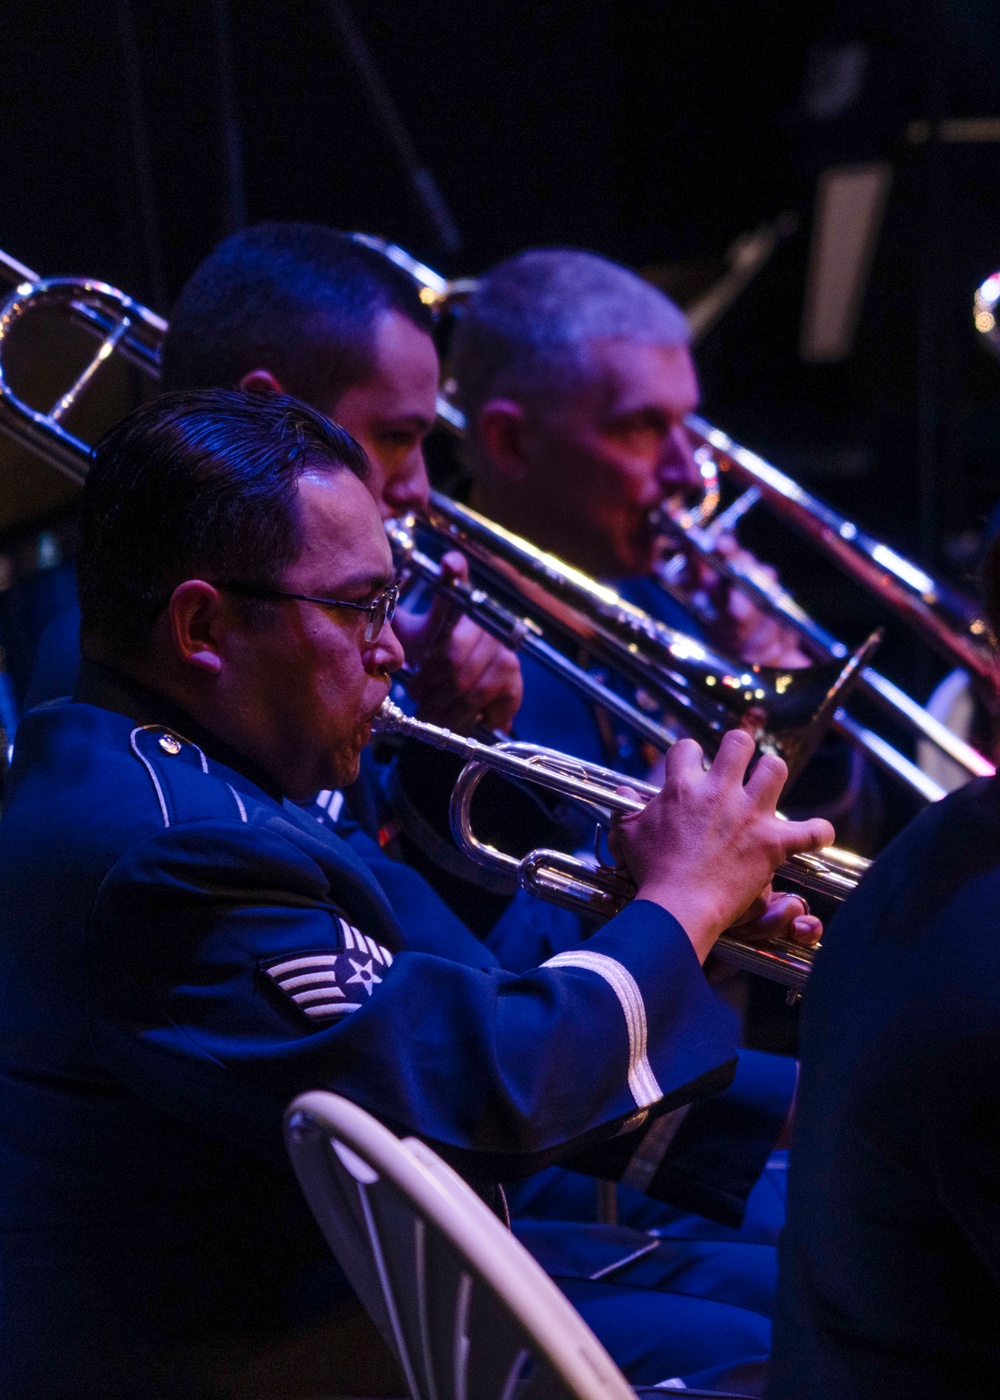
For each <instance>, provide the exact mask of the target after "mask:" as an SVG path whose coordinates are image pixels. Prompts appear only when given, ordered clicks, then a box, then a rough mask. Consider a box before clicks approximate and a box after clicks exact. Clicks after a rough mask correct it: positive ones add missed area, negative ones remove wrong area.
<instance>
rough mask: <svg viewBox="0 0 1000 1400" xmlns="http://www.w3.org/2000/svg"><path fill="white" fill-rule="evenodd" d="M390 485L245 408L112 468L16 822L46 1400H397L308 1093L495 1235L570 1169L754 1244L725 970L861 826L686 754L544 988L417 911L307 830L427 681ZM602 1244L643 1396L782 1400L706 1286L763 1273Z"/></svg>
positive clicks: (12, 880)
mask: <svg viewBox="0 0 1000 1400" xmlns="http://www.w3.org/2000/svg"><path fill="white" fill-rule="evenodd" d="M369 470H370V468H369V464H368V461H367V457H366V455H365V453H364V452H363V450H362V449H361V448H360V447H359V445H358V444H357V443H356V442H355V441H354V440H353V439H352V438H351V437H350V436H349V435H348V434H347V433H346V432H344V431H343V430H342V429H341V428H338V427H336V426H335V425H333V424H331V423H330V421H329V419H328V418H327V417H326V416H325V415H323V414H322V413H320V412H317V411H316V410H315V409H313V408H310V407H308V406H306V405H305V404H302V403H301V402H299V401H297V400H294V399H291V398H289V397H288V396H286V395H283V394H279V393H276V392H271V393H266V394H262V393H251V392H248V391H247V390H245V389H244V390H240V389H215V390H212V389H209V390H197V391H188V392H182V393H174V394H171V395H166V396H164V397H162V398H160V399H157V400H153V401H152V402H151V403H149V404H147V405H146V406H144V407H142V408H140V409H138V410H136V411H135V413H133V414H132V415H130V416H129V417H128V418H127V419H126V420H125V421H124V422H122V423H121V424H119V425H118V427H116V428H115V429H113V430H112V432H111V433H110V434H109V435H108V436H107V437H106V438H105V439H104V440H103V442H102V443H101V444H100V445H99V446H98V448H97V450H96V453H95V457H94V462H93V466H92V469H91V472H90V475H89V477H88V479H87V482H86V485H85V487H84V493H83V508H82V549H81V556H80V562H79V590H80V602H81V641H82V662H81V666H80V674H79V678H78V681H77V684H76V688H75V691H74V695H73V697H72V698H67V699H64V700H60V701H57V702H55V703H51V704H48V705H43V706H39V707H37V708H35V709H34V710H32V711H30V712H29V713H28V714H27V715H26V716H25V717H24V719H23V720H22V723H21V727H20V729H19V732H18V738H17V745H16V748H15V754H14V763H13V770H12V775H11V799H10V805H9V808H8V810H7V812H6V814H5V816H4V820H3V823H2V824H0V927H2V932H3V936H2V938H0V949H2V954H0V968H2V980H3V985H4V987H5V989H6V994H5V997H4V1000H3V1005H2V1008H0V1023H2V1033H0V1094H2V1099H3V1106H4V1112H3V1114H2V1115H0V1160H2V1169H3V1180H4V1191H3V1195H2V1204H0V1312H2V1316H3V1323H4V1325H3V1328H2V1329H0V1373H2V1374H3V1376H4V1393H5V1395H7V1396H10V1397H11V1400H42V1397H44V1400H62V1397H66V1400H108V1397H113V1396H119V1397H123V1400H124V1398H125V1397H127V1400H144V1398H145V1397H149V1400H152V1397H154V1396H155V1397H164V1396H178V1397H181V1396H191V1395H199V1396H206V1397H212V1396H228V1397H236V1396H239V1397H248V1396H252V1397H261V1400H263V1397H265V1396H266V1397H271V1398H272V1400H277V1397H282V1396H289V1397H291V1396H294V1395H299V1396H301V1395H303V1394H315V1393H319V1391H320V1390H321V1389H332V1390H335V1391H336V1392H337V1393H369V1394H371V1393H384V1394H398V1393H399V1390H398V1387H399V1385H400V1384H401V1381H400V1379H399V1378H398V1377H393V1376H392V1375H391V1374H386V1373H383V1374H382V1375H381V1376H380V1377H378V1378H376V1377H373V1376H372V1375H371V1374H365V1373H364V1371H363V1368H362V1369H359V1365H358V1363H359V1362H360V1361H361V1360H363V1359H366V1358H367V1359H368V1360H373V1359H375V1358H374V1353H373V1350H372V1348H374V1345H375V1344H374V1341H373V1340H372V1339H371V1337H370V1335H369V1336H367V1338H366V1334H365V1333H364V1331H363V1330H362V1324H361V1323H360V1321H359V1319H358V1317H357V1309H356V1305H353V1304H352V1300H351V1298H350V1296H349V1295H348V1294H347V1293H346V1292H345V1289H344V1286H343V1281H342V1279H339V1280H338V1275H337V1272H336V1270H335V1269H333V1268H332V1267H331V1261H330V1260H329V1258H328V1256H327V1252H326V1250H325V1247H324V1245H323V1242H322V1239H321V1237H320V1235H319V1233H318V1231H317V1230H316V1227H315V1225H314V1222H313V1221H312V1219H311V1217H310V1216H309V1213H308V1210H307V1208H306V1206H305V1203H304V1201H303V1200H302V1198H301V1197H300V1195H299V1193H298V1192H297V1190H296V1189H295V1187H294V1182H293V1180H292V1177H291V1173H290V1168H289V1166H288V1163H287V1161H286V1159H285V1156H284V1152H283V1147H282V1140H281V1119H282V1113H283V1110H284V1108H285V1107H286V1105H287V1104H288V1102H289V1101H290V1100H291V1099H292V1098H293V1097H294V1096H295V1095H297V1094H298V1093H300V1092H302V1091H303V1090H305V1089H308V1088H316V1087H327V1088H330V1089H333V1090H335V1091H337V1092H339V1093H342V1094H345V1095H347V1096H348V1097H349V1098H352V1099H354V1100H355V1101H357V1102H358V1103H361V1104H362V1105H364V1106H365V1107H366V1108H368V1109H369V1110H370V1111H372V1112H374V1113H376V1114H377V1115H379V1116H380V1117H382V1118H383V1119H384V1120H385V1121H386V1122H387V1123H389V1124H390V1125H391V1126H392V1128H393V1129H394V1130H395V1131H397V1132H408V1133H416V1134H418V1135H420V1136H422V1137H423V1138H425V1139H426V1140H428V1141H429V1142H431V1143H433V1144H434V1145H435V1147H436V1148H437V1149H438V1150H439V1151H441V1152H443V1153H444V1154H445V1156H447V1157H448V1158H449V1159H450V1160H451V1161H452V1162H454V1163H455V1164H456V1165H457V1166H458V1168H459V1169H460V1170H461V1171H462V1172H463V1173H464V1174H465V1175H466V1177H467V1178H468V1179H469V1180H470V1181H472V1182H473V1183H475V1185H476V1186H477V1189H479V1190H480V1192H481V1193H482V1194H483V1195H484V1196H485V1197H486V1198H487V1199H488V1200H490V1201H491V1202H493V1203H494V1204H495V1205H496V1206H497V1207H498V1208H502V1194H501V1192H500V1190H499V1187H498V1184H497V1183H498V1180H499V1179H500V1178H503V1177H508V1176H515V1175H518V1174H520V1173H523V1172H530V1171H532V1170H534V1169H537V1168H538V1167H542V1166H545V1165H547V1164H548V1163H550V1162H553V1161H565V1162H566V1163H567V1164H570V1165H573V1166H575V1167H577V1168H578V1169H580V1170H584V1171H589V1172H592V1173H598V1174H600V1173H603V1172H612V1173H614V1172H620V1171H621V1170H622V1169H623V1168H625V1169H627V1168H628V1166H629V1165H630V1164H634V1166H635V1168H636V1170H638V1169H639V1165H640V1164H641V1167H642V1170H643V1171H644V1172H645V1175H646V1187H647V1189H648V1190H650V1191H652V1192H653V1193H654V1194H656V1193H662V1194H663V1195H665V1196H667V1197H668V1198H669V1197H671V1196H673V1197H676V1196H677V1195H679V1194H680V1195H683V1194H684V1193H685V1192H687V1194H688V1196H689V1197H690V1196H691V1195H693V1194H697V1193H698V1192H699V1191H701V1193H702V1195H703V1198H706V1199H707V1198H711V1197H712V1196H713V1194H714V1196H715V1198H716V1203H717V1205H718V1206H719V1208H720V1211H724V1209H725V1207H726V1204H727V1200H726V1195H727V1187H726V1183H725V1182H724V1181H720V1180H719V1175H720V1172H719V1168H718V1167H717V1166H716V1165H715V1164H714V1163H713V1162H712V1161H706V1160H705V1155H704V1153H703V1152H702V1153H699V1150H698V1146H697V1142H698V1122H699V1116H700V1115H703V1114H707V1115H708V1118H709V1119H711V1117H712V1114H713V1112H714V1111H715V1110H714V1109H713V1103H716V1104H717V1102H718V1100H719V1099H720V1097H722V1096H724V1094H725V1092H726V1086H727V1084H729V1083H730V1082H731V1081H732V1078H733V1073H734V1067H735V1061H736V1058H737V1054H736V1049H735V1046H734V1044H733V1042H732V1040H731V1037H730V1036H729V1034H728V1031H727V1029H726V1027H725V1025H724V1023H723V1021H722V1019H721V1018H720V1015H719V1012H718V1008H717V1006H716V1003H715V1000H714V998H713V996H712V994H711V992H710V989H709V987H708V985H707V983H706V981H705V979H704V976H703V974H702V971H701V964H702V962H703V961H704V959H705V957H706V956H707V954H708V953H709V951H710V950H711V948H712V946H713V944H714V942H715V940H716V939H717V938H718V937H719V935H720V934H721V933H722V931H723V930H724V929H725V928H727V927H730V926H732V925H733V924H734V923H735V922H737V921H738V920H739V919H740V918H741V917H752V916H753V915H754V914H755V913H757V912H759V911H760V910H761V908H763V907H764V905H765V904H766V899H767V891H768V889H769V885H770V880H771V876H772V874H773V871H774V869H775V868H776V866H777V865H778V864H779V863H780V862H781V861H783V860H785V859H786V858H787V857H788V856H789V855H790V854H792V853H794V852H803V851H812V850H816V849H818V848H819V847H821V846H823V845H824V844H826V843H827V842H828V841H829V840H830V839H831V837H832V831H831V829H830V827H829V824H828V823H826V822H825V821H823V820H819V819H816V820H812V821H809V822H803V823H796V822H786V821H782V820H779V819H778V817H777V816H776V814H775V803H776V800H777V796H778V793H779V791H780V789H781V786H782V784H783V782H784V778H785V768H784V765H783V764H782V763H781V761H780V760H779V759H776V758H771V757H764V758H763V759H761V760H760V761H759V763H758V764H757V766H756V767H755V768H754V770H753V772H752V773H751V774H750V776H749V778H747V769H748V765H749V761H750V759H751V757H752V754H753V745H752V742H751V741H750V739H749V737H748V736H747V735H745V734H742V733H739V732H733V733H730V734H728V735H726V736H725V737H724V739H723V740H722V743H721V746H720V748H719V752H718V754H717V756H716V758H715V759H714V761H713V763H712V765H711V767H710V768H709V769H708V770H707V771H705V770H704V768H703V764H702V755H701V752H700V750H699V748H698V746H697V745H696V744H694V743H693V741H684V742H682V743H680V744H678V745H677V746H676V747H675V748H674V749H673V750H672V751H671V752H670V754H669V755H668V756H667V759H666V772H665V782H664V785H663V789H662V791H661V792H660V793H659V794H658V795H657V796H656V797H654V798H653V799H652V800H651V801H650V802H649V803H648V805H647V806H646V807H645V808H644V809H643V810H642V811H641V813H639V814H638V815H636V816H634V817H629V818H625V819H623V820H620V821H619V822H618V823H617V824H616V826H615V829H614V833H613V842H614V849H615V854H616V857H617V859H618V860H619V861H620V862H621V863H622V865H623V867H624V868H626V869H627V870H628V871H629V872H630V874H631V876H632V878H633V880H634V882H635V885H636V891H637V894H636V898H635V900H634V901H633V902H632V903H631V904H630V905H629V906H628V908H627V909H626V910H625V911H624V912H623V913H621V914H620V915H618V916H617V917H616V918H615V919H613V920H611V921H610V922H609V923H608V924H607V925H606V926H605V927H604V928H603V929H602V930H601V931H599V932H597V933H596V934H595V935H594V936H593V937H592V938H591V939H590V940H589V941H588V942H587V944H586V945H585V946H584V947H577V948H570V949H567V950H565V951H564V952H563V953H561V954H559V955H557V956H555V957H552V958H549V959H547V960H546V961H544V962H543V963H542V964H541V965H539V966H536V967H534V968H532V969H530V970H528V971H525V972H515V971H509V970H507V969H505V968H504V967H503V966H502V964H501V963H500V961H499V960H498V959H497V958H496V957H495V956H494V955H493V954H491V953H490V951H489V950H488V949H486V948H485V947H484V946H483V944H482V943H481V942H480V941H478V940H477V939H475V938H473V937H472V936H471V935H470V934H469V933H468V932H467V931H466V930H464V929H463V928H462V927H461V925H460V924H459V923H458V921H457V920H456V919H455V918H454V916H450V915H449V914H448V911H447V910H446V909H445V907H444V906H443V905H439V907H438V908H437V909H435V910H433V911H431V910H429V906H428V909H425V912H424V916H423V917H422V918H414V917H413V916H412V912H411V911H409V910H406V909H404V908H402V907H399V906H397V904H396V897H397V896H398V893H399V888H400V887H399V885H398V884H397V885H393V884H392V878H393V877H392V872H391V867H392V865H393V863H392V862H391V861H389V860H388V859H387V858H386V857H385V856H384V855H383V854H382V853H381V852H380V851H379V850H378V848H377V847H376V846H374V845H372V844H370V843H369V844H366V843H365V842H364V841H361V840H358V839H357V834H356V833H354V834H353V839H352V833H350V832H348V833H347V837H348V839H344V838H343V837H341V836H339V835H337V834H336V832H334V831H333V830H332V829H331V828H330V826H329V825H328V824H326V825H324V824H321V823H319V822H317V821H316V820H315V819H314V817H312V816H311V815H309V813H308V812H306V811H303V809H302V807H301V806H299V805H297V804H299V803H301V802H303V801H304V800H306V799H308V798H309V796H310V795H311V794H313V793H314V792H316V791H317V790H319V789H323V788H328V789H338V790H342V789H344V788H345V787H347V786H349V785H350V784H351V783H352V782H353V781H354V780H355V779H356V778H357V776H358V770H359V764H360V759H361V754H362V752H363V750H364V748H365V746H366V744H367V742H368V739H369V737H370V734H371V731H372V725H373V722H374V721H375V718H376V715H377V713H378V711H379V709H380V706H381V705H382V703H383V702H384V700H385V698H386V696H387V694H388V691H389V688H390V684H391V677H392V675H393V673H394V672H395V671H396V670H397V669H398V668H399V667H400V665H401V663H402V660H403V648H402V646H401V644H400V642H399V640H398V639H397V637H396V635H395V632H394V629H393V622H394V611H395V601H396V580H395V571H394V567H393V561H392V558H391V554H390V549H389V545H388V542H387V539H386V536H385V534H384V531H383V529H382V525H381V521H380V517H379V511H378V507H377V504H376V502H375V500H374V499H373V493H372V489H371V485H370V482H369ZM81 814H86V819H85V820H82V819H81ZM706 872H711V874H710V875H709V874H706ZM383 873H388V875H389V880H388V882H387V885H386V887H385V888H383V886H382V883H381V878H380V877H381V876H382V874H383ZM412 888H413V886H412V885H411V890H412ZM734 1115H735V1116H734ZM722 1117H723V1120H725V1121H727V1122H728V1131H729V1132H733V1131H734V1130H735V1129H736V1128H737V1127H738V1124H739V1112H738V1108H735V1107H734V1106H733V1105H732V1104H730V1108H729V1114H728V1119H727V1118H726V1115H725V1114H723V1115H722ZM702 1127H704V1122H703V1123H702ZM737 1197H738V1192H736V1191H733V1189H732V1183H731V1182H730V1183H729V1200H728V1206H729V1209H730V1211H733V1210H738V1208H739V1201H738V1199H737ZM649 1243H650V1242H649V1241H648V1240H647V1241H646V1244H647V1246H648V1245H649ZM599 1244H600V1250H601V1251H602V1253H601V1257H602V1259H603V1261H604V1262H603V1263H602V1264H599V1265H598V1266H597V1267H596V1268H595V1267H593V1266H592V1265H591V1266H590V1267H589V1268H588V1270H586V1271H582V1272H580V1273H578V1274H577V1276H575V1277H571V1276H566V1275H563V1274H560V1275H559V1277H560V1282H561V1284H562V1286H563V1288H564V1290H565V1291H566V1292H567V1294H568V1296H569V1297H570V1298H571V1299H572V1300H573V1301H574V1302H575V1303H576V1304H577V1306H578V1307H579V1308H580V1309H581V1312H583V1314H584V1316H586V1317H587V1318H588V1320H589V1321H590V1322H591V1324H592V1326H593V1327H594V1330H595V1331H596V1332H597V1333H598V1335H600V1336H601V1337H602V1339H603V1340H604V1341H605V1343H606V1345H608V1347H609V1349H610V1350H611V1351H612V1353H613V1354H615V1355H616V1357H617V1358H618V1360H619V1361H620V1362H621V1363H622V1364H623V1366H624V1367H625V1369H626V1371H627V1372H628V1374H629V1375H630V1376H631V1377H632V1379H633V1380H634V1381H636V1382H645V1383H654V1384H655V1383H660V1382H662V1383H664V1384H667V1385H669V1386H672V1387H674V1388H676V1387H677V1386H684V1385H692V1384H696V1383H698V1382H699V1381H705V1382H707V1383H712V1384H716V1385H720V1386H724V1387H729V1386H731V1385H735V1386H736V1387H737V1388H740V1389H744V1390H747V1391H749V1392H750V1393H755V1392H759V1388H760V1385H761V1382H762V1368H763V1364H764V1357H765V1354H766V1349H767V1340H768V1322H767V1320H766V1318H765V1317H764V1316H763V1315H762V1314H761V1312H759V1311H757V1310H755V1308H754V1307H752V1306H745V1307H743V1306H740V1305H738V1304H737V1303H736V1302H734V1301H726V1300H721V1299H711V1298H709V1299H706V1298H703V1297H699V1296H697V1288H696V1287H695V1286H694V1282H695V1280H696V1277H697V1275H698V1272H699V1270H701V1271H702V1273H703V1274H704V1273H705V1272H706V1271H707V1272H709V1273H711V1272H713V1271H714V1272H715V1274H716V1275H720V1276H721V1275H725V1274H726V1273H727V1271H730V1272H731V1263H730V1260H731V1247H727V1246H726V1245H724V1244H723V1243H721V1242H720V1243H719V1245H718V1247H717V1248H716V1249H715V1250H714V1253H713V1255H712V1257H711V1259H709V1260H708V1261H706V1259H705V1258H704V1256H701V1257H698V1256H696V1255H695V1254H694V1253H693V1252H692V1251H691V1250H690V1249H689V1248H688V1247H687V1245H686V1243H685V1241H683V1240H677V1241H667V1240H664V1241H660V1242H659V1243H658V1244H656V1247H655V1249H653V1250H650V1249H649V1248H647V1249H646V1250H645V1251H644V1252H643V1259H642V1260H639V1261H636V1260H635V1259H634V1258H633V1259H631V1261H630V1259H629V1258H624V1259H622V1258H620V1257H617V1256H616V1254H615V1249H616V1248H620V1246H621V1241H620V1240H619V1241H617V1242H616V1241H614V1240H611V1239H608V1238H607V1237H605V1238H604V1239H603V1240H600V1241H599ZM671 1283H672V1284H673V1285H674V1287H673V1290H672V1291H671V1290H670V1285H671ZM368 1386H372V1387H382V1388H381V1389H380V1390H375V1391H374V1392H373V1390H372V1389H366V1387H368Z"/></svg>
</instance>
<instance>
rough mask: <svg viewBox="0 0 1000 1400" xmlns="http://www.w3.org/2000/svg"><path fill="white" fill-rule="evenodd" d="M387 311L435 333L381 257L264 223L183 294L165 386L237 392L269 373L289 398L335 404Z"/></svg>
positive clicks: (200, 272) (364, 363) (333, 233)
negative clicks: (248, 378) (251, 378)
mask: <svg viewBox="0 0 1000 1400" xmlns="http://www.w3.org/2000/svg"><path fill="white" fill-rule="evenodd" d="M385 311H398V312H399V313H400V314H401V315H403V316H405V317H406V318H407V319H408V320H409V321H411V322H413V324H414V325H416V326H418V327H419V328H420V329H421V330H424V331H426V332H427V333H428V335H429V334H430V333H431V331H432V329H433V320H432V317H431V313H430V311H429V310H428V308H427V307H426V306H425V305H424V304H423V302H422V301H421V300H420V293H419V290H418V288H417V286H416V284H415V283H414V281H413V280H412V278H410V277H409V276H408V275H407V274H406V273H405V272H403V271H402V270H401V269H400V268H398V267H396V265H395V264H394V263H392V262H390V261H389V259H388V258H387V257H385V256H384V255H383V254H382V253H379V252H377V251H376V250H375V249H373V248H368V247H366V246H365V245H363V244H361V243H356V242H355V241H354V239H352V238H351V237H350V236H349V235H347V234H344V233H338V232H337V230H336V229H332V228H326V227H324V225H322V224H293V223H269V224H258V225H256V227H254V228H248V229H244V230H243V231H242V232H240V233H235V234H233V235H232V237H230V238H227V239H225V240H224V241H223V242H222V243H220V244H219V245H218V247H216V248H215V249H214V250H213V251H212V252H211V253H210V254H209V255H208V257H207V258H206V259H205V260H204V262H203V263H201V265H200V266H199V267H198V268H197V270H196V271H195V273H194V274H193V276H192V277H191V279H190V280H189V281H188V282H187V284H186V285H185V287H184V289H183V290H182V292H181V294H180V296H179V297H178V299H177V304H176V305H175V307H174V309H173V313H172V315H171V319H170V330H169V331H168V333H167V337H166V341H165V343H164V347H163V376H162V383H163V387H164V389H167V390H171V389H207V388H213V387H215V386H219V387H233V386H235V385H236V384H238V383H239V382H240V380H241V379H242V378H243V376H244V375H245V374H248V373H249V372H250V371H251V370H254V369H267V370H270V371H271V373H272V374H274V376H275V377H276V378H277V379H278V380H279V381H280V383H281V386H282V388H283V389H285V390H287V392H288V393H290V394H294V395H295V396H296V397H297V398H300V399H304V400H305V401H306V402H307V403H312V404H316V405H317V406H318V407H326V406H329V405H331V404H333V403H335V402H336V400H337V399H338V398H339V397H340V395H341V394H342V393H344V391H345V390H346V389H349V388H350V387H351V386H352V385H354V384H358V383H361V382H362V381H363V380H365V379H367V378H368V376H369V375H370V374H371V372H372V369H373V364H374V343H375V327H376V322H377V320H378V317H379V315H380V314H381V313H382V312H385Z"/></svg>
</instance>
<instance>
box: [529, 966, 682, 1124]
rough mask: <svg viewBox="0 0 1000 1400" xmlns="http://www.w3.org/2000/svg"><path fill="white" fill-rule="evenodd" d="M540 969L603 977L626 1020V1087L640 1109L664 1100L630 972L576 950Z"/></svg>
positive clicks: (643, 1012) (642, 1007)
mask: <svg viewBox="0 0 1000 1400" xmlns="http://www.w3.org/2000/svg"><path fill="white" fill-rule="evenodd" d="M542 966H543V967H579V968H582V969H583V970H584V971H585V972H596V973H597V975H598V977H603V979H604V981H605V982H607V984H608V986H609V987H610V988H611V990H612V991H613V992H614V994H615V996H616V997H617V998H618V1004H619V1005H620V1006H621V1009H622V1012H623V1013H624V1016H625V1029H626V1030H627V1031H628V1087H629V1089H630V1090H631V1093H632V1097H633V1098H634V1099H635V1101H636V1103H637V1104H638V1106H639V1107H640V1108H648V1106H649V1105H650V1104H653V1103H658V1102H659V1100H660V1099H662V1098H663V1090H662V1089H661V1088H660V1086H659V1084H658V1083H657V1080H656V1075H655V1074H654V1073H653V1069H652V1066H651V1065H650V1063H649V1060H648V1058H647V1056H646V1041H647V1032H646V1005H645V1002H644V1001H643V999H642V992H640V990H639V984H638V982H637V981H636V980H635V978H634V977H633V976H632V974H631V972H629V970H628V968H627V967H623V966H622V964H621V963H620V962H617V961H616V960H615V959H614V958H609V957H608V955H607V954H606V953H591V952H584V951H582V950H577V951H575V952H570V953H557V954H556V955H555V957H554V958H549V960H548V962H545V963H542Z"/></svg>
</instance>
